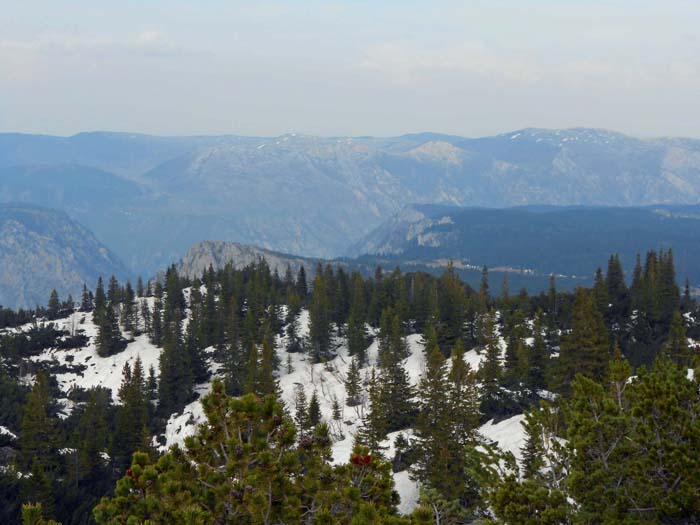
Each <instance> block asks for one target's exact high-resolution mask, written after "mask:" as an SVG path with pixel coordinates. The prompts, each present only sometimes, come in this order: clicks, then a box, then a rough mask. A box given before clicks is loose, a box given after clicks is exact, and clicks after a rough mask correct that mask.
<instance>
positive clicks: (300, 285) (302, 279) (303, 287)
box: [296, 264, 309, 304]
mask: <svg viewBox="0 0 700 525" xmlns="http://www.w3.org/2000/svg"><path fill="white" fill-rule="evenodd" d="M296 290H297V295H298V296H299V299H300V300H301V304H305V303H306V296H307V294H308V293H309V288H308V285H307V284H306V270H305V269H304V265H303V264H302V265H301V266H300V267H299V273H298V274H297V280H296Z"/></svg>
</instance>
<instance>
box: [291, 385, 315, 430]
mask: <svg viewBox="0 0 700 525" xmlns="http://www.w3.org/2000/svg"><path fill="white" fill-rule="evenodd" d="M294 422H295V423H296V426H297V428H298V429H299V434H300V435H301V436H303V435H304V433H305V432H306V431H307V430H308V429H309V428H310V427H311V424H310V423H309V404H308V402H307V400H306V392H304V387H303V386H302V385H297V387H296V391H295V393H294Z"/></svg>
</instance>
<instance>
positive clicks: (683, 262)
mask: <svg viewBox="0 0 700 525" xmlns="http://www.w3.org/2000/svg"><path fill="white" fill-rule="evenodd" d="M670 248H672V249H673V250H674V256H675V261H676V268H677V272H678V277H679V279H680V280H681V282H682V280H683V279H685V278H686V277H687V278H689V279H690V280H691V283H692V284H694V285H696V284H697V283H700V206H662V205H659V206H650V207H638V208H607V207H522V208H506V209H486V208H461V207H446V206H442V207H441V206H421V205H414V206H408V207H406V208H405V209H404V210H402V211H401V212H400V213H399V214H397V215H396V216H394V217H393V218H392V219H390V220H389V221H387V222H386V223H385V224H384V225H382V226H381V227H379V228H377V229H376V230H374V231H373V232H372V233H371V234H370V235H368V236H367V237H366V238H365V240H364V241H363V242H361V243H358V244H356V245H354V246H353V247H352V249H351V255H355V256H357V255H359V254H362V253H365V254H370V255H381V256H385V257H388V258H389V259H391V260H396V261H403V262H409V261H410V262H413V263H416V262H422V263H429V262H433V261H440V260H442V261H445V260H448V259H452V260H454V261H457V262H458V263H459V264H460V265H470V266H472V267H473V268H474V269H478V268H479V267H480V266H483V265H486V266H488V267H490V268H497V269H501V270H508V269H521V270H527V271H529V272H533V273H535V274H539V275H542V276H546V275H549V274H551V273H554V274H559V275H565V276H571V277H573V276H576V277H578V278H581V277H583V278H584V279H583V280H582V281H581V283H584V282H588V281H590V280H591V278H592V276H593V273H594V271H595V269H596V267H597V266H598V265H603V264H604V263H605V261H606V260H607V258H608V257H609V255H610V254H612V253H619V254H620V256H621V259H622V262H623V265H624V266H625V267H626V268H627V269H628V270H629V271H631V269H632V267H633V265H634V261H635V257H636V254H637V253H641V254H642V255H643V254H644V252H646V251H647V250H649V249H670Z"/></svg>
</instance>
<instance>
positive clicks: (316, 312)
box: [309, 272, 331, 363]
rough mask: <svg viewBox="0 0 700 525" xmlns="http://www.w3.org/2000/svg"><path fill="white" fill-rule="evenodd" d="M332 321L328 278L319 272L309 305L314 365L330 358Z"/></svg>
mask: <svg viewBox="0 0 700 525" xmlns="http://www.w3.org/2000/svg"><path fill="white" fill-rule="evenodd" d="M330 344H331V319H330V303H329V296H328V283H327V277H326V276H324V275H323V273H322V272H317V274H316V278H315V279H314V286H313V290H312V291H311V299H310V304H309V353H310V355H311V359H312V360H313V362H314V363H320V362H321V361H323V360H325V359H327V358H328V357H329V356H330Z"/></svg>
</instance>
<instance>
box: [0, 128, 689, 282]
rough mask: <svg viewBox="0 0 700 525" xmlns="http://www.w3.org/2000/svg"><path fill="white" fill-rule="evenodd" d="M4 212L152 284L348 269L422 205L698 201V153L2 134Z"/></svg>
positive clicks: (677, 147)
mask: <svg viewBox="0 0 700 525" xmlns="http://www.w3.org/2000/svg"><path fill="white" fill-rule="evenodd" d="M0 200H1V201H5V202H25V203H31V204H36V205H40V206H47V207H52V208H56V209H59V210H63V211H65V212H66V213H68V214H69V216H70V217H71V218H73V219H75V220H77V221H79V222H80V223H82V224H83V225H85V226H86V227H87V228H89V229H90V230H92V231H93V232H94V233H95V234H96V235H97V237H98V238H99V239H100V240H102V241H103V242H104V243H105V244H106V245H107V246H109V247H110V248H111V249H113V250H114V251H115V252H116V253H117V254H118V255H119V256H120V258H121V259H122V260H124V261H125V263H126V264H127V266H128V267H129V268H130V269H131V270H132V271H134V272H138V273H142V274H144V275H149V274H152V273H154V272H156V271H157V270H159V269H161V268H163V267H164V266H165V265H166V264H169V263H170V262H172V261H174V260H178V259H180V258H181V257H182V256H183V255H184V254H185V253H186V251H187V250H188V249H189V248H190V247H191V246H192V245H193V244H195V243H197V242H199V241H201V240H203V239H219V240H224V241H236V242H241V243H245V244H254V245H257V246H260V247H262V248H265V249H269V250H275V251H281V252H288V253H292V254H304V255H308V256H312V257H336V256H339V255H343V254H346V253H351V252H352V250H351V249H350V248H351V247H352V246H353V245H357V243H358V242H360V241H361V240H362V239H363V238H364V237H365V236H366V235H367V234H368V233H370V232H371V231H373V230H374V229H375V228H377V227H378V226H380V225H381V224H382V223H383V222H384V221H386V220H388V219H390V218H391V217H392V216H393V215H395V214H396V213H397V212H399V211H400V210H401V209H402V208H403V207H404V206H406V205H408V204H411V203H419V204H448V205H456V206H480V207H508V206H520V205H529V204H530V205H531V204H536V205H544V204H546V205H557V206H567V205H604V206H641V205H649V204H659V203H676V204H696V203H698V202H700V141H698V140H692V139H653V140H652V139H650V140H641V139H637V138H633V137H629V136H625V135H621V134H619V133H614V132H610V131H605V130H596V129H568V130H543V129H525V130H520V131H515V132H512V133H507V134H502V135H497V136H492V137H484V138H475V139H469V138H463V137H457V136H451V135H440V134H435V133H421V134H413V135H404V136H400V137H393V138H372V137H353V138H351V137H332V138H320V137H312V136H306V135H298V134H288V135H283V136H280V137H275V138H261V137H239V136H215V137H154V136H148V135H138V134H126V133H103V132H99V133H81V134H78V135H75V136H72V137H52V136H40V135H18V134H3V135H0Z"/></svg>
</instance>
